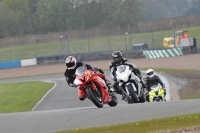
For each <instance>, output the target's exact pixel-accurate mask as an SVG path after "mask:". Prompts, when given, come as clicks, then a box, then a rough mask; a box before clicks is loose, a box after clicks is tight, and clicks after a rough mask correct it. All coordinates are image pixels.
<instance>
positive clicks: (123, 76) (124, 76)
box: [121, 73, 129, 82]
mask: <svg viewBox="0 0 200 133" xmlns="http://www.w3.org/2000/svg"><path fill="white" fill-rule="evenodd" d="M128 77H129V76H128V75H127V74H126V73H122V74H121V80H123V81H124V82H127V81H128Z"/></svg>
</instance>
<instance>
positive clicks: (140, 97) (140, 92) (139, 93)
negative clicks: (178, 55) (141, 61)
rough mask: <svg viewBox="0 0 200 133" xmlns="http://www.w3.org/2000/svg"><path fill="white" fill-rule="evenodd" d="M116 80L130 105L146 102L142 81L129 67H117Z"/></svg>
mask: <svg viewBox="0 0 200 133" xmlns="http://www.w3.org/2000/svg"><path fill="white" fill-rule="evenodd" d="M116 78H117V81H118V82H119V86H118V87H119V89H120V90H121V92H122V95H123V97H124V100H125V101H127V102H128V103H143V102H145V98H144V89H143V87H142V84H141V82H140V79H139V77H138V76H136V75H135V74H134V73H133V72H132V69H131V68H130V67H129V66H128V65H119V66H117V71H116Z"/></svg>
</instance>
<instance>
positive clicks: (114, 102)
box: [108, 93, 118, 107]
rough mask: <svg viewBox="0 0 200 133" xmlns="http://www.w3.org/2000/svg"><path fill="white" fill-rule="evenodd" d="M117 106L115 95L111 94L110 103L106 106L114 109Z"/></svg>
mask: <svg viewBox="0 0 200 133" xmlns="http://www.w3.org/2000/svg"><path fill="white" fill-rule="evenodd" d="M117 104H118V100H117V96H116V95H115V93H113V94H112V101H110V102H109V103H108V105H109V106H110V107H114V106H116V105H117Z"/></svg>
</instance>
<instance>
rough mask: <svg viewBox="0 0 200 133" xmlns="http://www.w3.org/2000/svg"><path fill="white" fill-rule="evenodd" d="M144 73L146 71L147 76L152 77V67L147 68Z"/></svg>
mask: <svg viewBox="0 0 200 133" xmlns="http://www.w3.org/2000/svg"><path fill="white" fill-rule="evenodd" d="M146 73H147V76H148V77H150V78H152V77H153V76H154V71H153V69H148V70H147V72H146Z"/></svg>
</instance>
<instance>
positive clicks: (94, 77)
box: [74, 66, 118, 108]
mask: <svg viewBox="0 0 200 133" xmlns="http://www.w3.org/2000/svg"><path fill="white" fill-rule="evenodd" d="M75 76H76V78H75V80H74V84H75V85H76V86H78V87H79V90H81V91H82V93H83V95H84V96H85V97H86V98H89V99H90V100H91V101H92V102H93V103H94V104H95V105H96V106H97V107H98V108H102V107H103V105H104V104H108V105H109V106H111V107H113V106H116V105H117V104H118V100H117V97H116V95H115V93H113V92H112V93H109V91H108V87H107V86H106V83H105V81H104V80H103V79H102V78H103V77H104V76H105V75H104V74H101V73H98V72H96V71H93V70H88V69H87V68H86V67H85V66H81V67H78V68H77V69H76V72H75Z"/></svg>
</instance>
